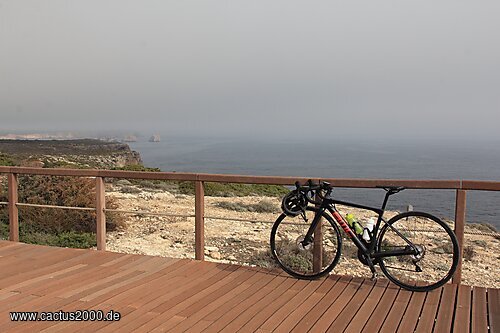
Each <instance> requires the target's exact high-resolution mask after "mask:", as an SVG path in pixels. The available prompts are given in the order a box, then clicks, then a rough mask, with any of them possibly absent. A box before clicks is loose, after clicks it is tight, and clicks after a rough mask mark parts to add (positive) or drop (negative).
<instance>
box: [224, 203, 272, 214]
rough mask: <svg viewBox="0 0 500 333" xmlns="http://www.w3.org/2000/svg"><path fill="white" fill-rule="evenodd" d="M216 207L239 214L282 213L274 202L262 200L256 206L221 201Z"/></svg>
mask: <svg viewBox="0 0 500 333" xmlns="http://www.w3.org/2000/svg"><path fill="white" fill-rule="evenodd" d="M215 205H216V206H217V207H220V208H224V209H227V210H234V211H237V212H257V213H278V212H280V209H279V207H277V206H276V205H275V203H273V202H272V201H269V200H261V201H259V202H257V203H254V204H244V203H239V202H232V201H219V202H216V203H215Z"/></svg>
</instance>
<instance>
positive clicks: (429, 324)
mask: <svg viewBox="0 0 500 333" xmlns="http://www.w3.org/2000/svg"><path fill="white" fill-rule="evenodd" d="M442 293H443V288H442V287H441V288H438V289H435V290H433V291H430V292H428V293H427V297H426V298H425V303H424V307H423V308H422V313H421V314H420V318H418V323H417V328H416V329H415V332H422V333H425V332H432V329H433V327H434V324H435V323H436V315H437V310H438V307H439V301H440V300H441V295H442ZM448 332H449V330H448Z"/></svg>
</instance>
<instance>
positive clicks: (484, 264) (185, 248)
mask: <svg viewBox="0 0 500 333" xmlns="http://www.w3.org/2000/svg"><path fill="white" fill-rule="evenodd" d="M132 187H133V186H132ZM126 188H127V189H128V190H127V191H126V192H130V188H131V186H126ZM134 192H137V193H123V191H122V189H121V188H120V187H119V186H115V187H114V188H113V189H110V192H109V194H110V195H111V196H113V197H114V198H116V200H117V202H118V203H119V205H120V209H124V210H131V211H145V212H151V213H168V214H175V215H194V197H193V196H187V195H182V194H172V193H169V192H167V191H165V190H162V191H153V190H149V191H143V190H139V189H137V191H134ZM279 207H280V199H279V198H274V197H256V196H249V197H230V198H227V197H225V198H222V197H206V198H205V216H206V217H207V218H206V221H205V245H206V246H205V255H206V260H210V261H217V262H225V263H237V264H244V265H258V266H263V267H273V266H274V265H275V264H274V262H273V260H272V258H270V256H269V252H268V249H269V235H270V232H271V227H272V223H273V222H274V220H275V219H276V217H277V216H278V215H279V214H280V212H281V210H280V208H279ZM347 212H353V213H354V214H355V215H356V216H357V217H358V218H360V219H366V218H368V217H369V216H368V215H367V213H366V212H363V211H359V210H355V209H354V210H350V209H349V210H345V211H342V213H343V214H346V213H347ZM395 213H396V212H391V213H388V217H390V216H391V215H394V214H395ZM210 217H212V218H210ZM214 217H220V218H234V219H245V220H251V221H253V222H243V221H238V220H230V221H226V220H216V219H213V218H214ZM476 228H480V227H478V226H474V225H471V226H467V229H466V231H467V230H476ZM353 246H354V245H351V244H350V242H347V241H345V242H344V246H343V254H342V257H341V260H340V262H339V264H338V265H337V266H336V268H335V269H334V273H336V274H346V275H353V276H362V277H370V276H371V273H370V270H369V269H368V268H367V267H366V266H363V265H362V264H361V263H360V262H359V261H358V260H357V258H356V251H355V249H354V248H353ZM107 248H108V250H110V251H116V252H126V253H137V254H147V255H159V256H166V257H174V258H193V257H194V218H193V217H160V216H146V215H140V214H129V215H127V228H126V229H124V230H121V231H114V232H108V236H107ZM464 257H465V259H464V261H463V273H462V279H463V283H464V284H468V285H476V286H484V287H496V288H500V260H499V259H500V240H499V239H498V238H495V237H492V236H476V235H466V243H465V255H464Z"/></svg>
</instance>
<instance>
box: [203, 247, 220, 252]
mask: <svg viewBox="0 0 500 333" xmlns="http://www.w3.org/2000/svg"><path fill="white" fill-rule="evenodd" d="M205 250H206V251H209V252H219V248H218V247H216V246H205Z"/></svg>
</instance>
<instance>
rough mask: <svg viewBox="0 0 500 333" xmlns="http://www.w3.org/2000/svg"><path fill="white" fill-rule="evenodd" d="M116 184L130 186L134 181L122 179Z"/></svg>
mask: <svg viewBox="0 0 500 333" xmlns="http://www.w3.org/2000/svg"><path fill="white" fill-rule="evenodd" d="M116 185H118V186H130V185H132V183H131V182H129V181H128V180H126V179H120V180H118V181H117V182H116Z"/></svg>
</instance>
